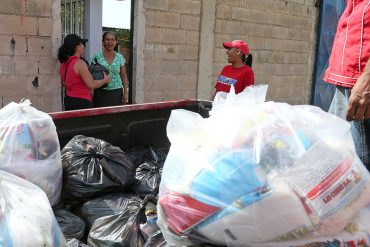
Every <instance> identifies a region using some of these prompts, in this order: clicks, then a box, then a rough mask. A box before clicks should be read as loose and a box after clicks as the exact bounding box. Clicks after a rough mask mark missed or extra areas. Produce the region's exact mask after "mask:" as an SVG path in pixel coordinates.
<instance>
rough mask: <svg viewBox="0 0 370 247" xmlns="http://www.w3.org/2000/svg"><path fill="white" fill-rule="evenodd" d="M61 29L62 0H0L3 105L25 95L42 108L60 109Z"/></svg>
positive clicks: (0, 64) (0, 83) (1, 100)
mask: <svg viewBox="0 0 370 247" xmlns="http://www.w3.org/2000/svg"><path fill="white" fill-rule="evenodd" d="M60 32H61V31H60V1H59V0H54V1H50V0H2V1H0V88H1V90H0V107H3V106H5V105H6V104H8V103H9V102H11V101H14V102H19V101H20V100H21V98H23V97H24V98H28V99H30V100H31V102H32V105H34V106H36V107H37V108H39V109H40V110H43V111H56V110H60V109H61V104H60V79H59V77H58V62H57V59H56V54H57V48H58V46H59V44H60ZM37 85H38V86H37Z"/></svg>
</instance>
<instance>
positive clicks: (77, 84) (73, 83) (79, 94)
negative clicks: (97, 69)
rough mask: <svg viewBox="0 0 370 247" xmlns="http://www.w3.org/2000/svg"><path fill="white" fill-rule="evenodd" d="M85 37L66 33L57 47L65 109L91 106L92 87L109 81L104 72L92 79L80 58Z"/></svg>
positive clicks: (97, 86)
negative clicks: (99, 78)
mask: <svg viewBox="0 0 370 247" xmlns="http://www.w3.org/2000/svg"><path fill="white" fill-rule="evenodd" d="M86 42H87V39H82V38H80V37H79V36H78V35H76V34H68V35H67V36H66V37H65V38H64V41H63V45H62V46H61V47H60V48H59V51H58V59H59V62H60V63H61V64H60V69H59V73H60V78H61V80H62V81H63V84H64V86H65V89H66V91H65V96H64V108H65V110H66V111H69V110H78V109H86V108H92V107H93V101H92V89H95V88H99V87H101V86H103V85H104V84H106V83H108V82H109V81H110V77H109V76H107V75H106V74H104V78H103V79H102V80H94V79H93V77H92V75H91V73H90V71H89V69H88V67H87V64H86V62H85V61H84V60H83V59H82V55H83V52H84V49H85V43H86Z"/></svg>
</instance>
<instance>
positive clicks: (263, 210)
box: [158, 86, 370, 246]
mask: <svg viewBox="0 0 370 247" xmlns="http://www.w3.org/2000/svg"><path fill="white" fill-rule="evenodd" d="M266 91H267V86H252V87H247V88H246V90H245V91H244V92H242V93H240V94H238V95H235V94H232V93H229V94H227V95H226V97H225V98H218V97H217V95H216V99H217V101H216V102H214V105H213V108H212V111H211V112H210V117H209V118H206V119H205V118H202V117H201V116H200V115H199V114H197V113H194V112H190V111H186V110H173V111H172V112H171V116H170V119H169V121H168V125H167V135H168V138H169V140H170V142H171V148H170V151H169V153H168V156H167V159H166V162H165V165H164V167H163V172H162V178H161V184H160V191H159V204H158V208H159V210H158V225H159V226H160V228H161V230H162V233H163V235H164V237H165V239H166V242H167V243H168V244H169V245H175V246H177V245H180V246H189V245H191V244H192V239H203V241H204V242H208V243H213V244H220V245H228V246H253V245H256V244H260V246H264V243H269V242H271V241H273V242H275V243H278V244H279V245H277V246H291V244H290V243H291V241H293V240H302V239H304V240H309V239H314V238H318V237H324V236H331V235H334V234H338V233H339V232H341V231H342V230H343V229H344V228H345V227H346V225H347V224H348V223H349V222H350V221H351V220H352V219H353V217H354V216H355V215H356V213H357V212H358V211H359V210H360V209H361V208H363V207H364V206H365V205H367V204H368V203H370V197H369V196H368V195H369V193H370V175H369V172H368V171H367V170H366V168H365V167H364V165H363V164H362V163H361V161H360V159H359V158H358V156H357V154H356V152H355V149H354V144H353V140H352V136H351V133H350V125H349V124H348V123H347V122H346V121H344V120H342V119H340V118H337V117H335V116H333V115H331V114H328V113H326V112H324V111H322V110H321V109H320V108H318V107H314V106H291V105H289V104H285V103H277V102H264V99H265V96H266ZM189 154H191V155H189ZM287 209H289V210H287ZM276 226H279V227H276ZM199 236H200V237H201V238H199Z"/></svg>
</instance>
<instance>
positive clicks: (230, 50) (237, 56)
mask: <svg viewBox="0 0 370 247" xmlns="http://www.w3.org/2000/svg"><path fill="white" fill-rule="evenodd" d="M223 46H224V47H225V49H227V51H226V55H227V61H228V62H229V63H231V65H226V66H225V67H224V68H223V69H222V71H221V73H220V75H219V76H218V78H217V83H216V86H215V88H216V92H215V95H216V93H217V92H227V93H228V92H230V88H231V85H233V86H234V88H235V93H236V94H238V93H240V92H243V90H244V89H245V88H246V87H247V86H250V85H253V84H254V73H253V70H252V55H251V54H249V47H248V45H247V43H245V42H244V41H243V40H234V41H231V42H224V43H223Z"/></svg>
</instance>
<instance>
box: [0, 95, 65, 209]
mask: <svg viewBox="0 0 370 247" xmlns="http://www.w3.org/2000/svg"><path fill="white" fill-rule="evenodd" d="M0 169H1V170H3V171H7V172H9V173H12V174H14V175H16V176H18V177H21V178H23V179H26V180H28V181H30V182H32V183H34V184H36V185H37V186H39V187H40V188H41V189H42V190H43V191H44V192H45V193H46V195H47V196H48V198H49V201H50V203H51V205H53V206H54V205H56V204H57V203H58V202H59V200H60V192H61V188H62V164H61V158H60V148H59V140H58V135H57V132H56V128H55V125H54V123H53V120H52V119H51V117H50V116H49V115H48V114H46V113H44V112H41V111H38V110H37V109H35V108H34V107H32V106H31V103H30V101H29V100H24V101H22V102H21V103H19V104H17V103H14V102H12V103H9V104H8V105H6V106H5V107H4V108H2V109H1V110H0Z"/></svg>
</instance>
